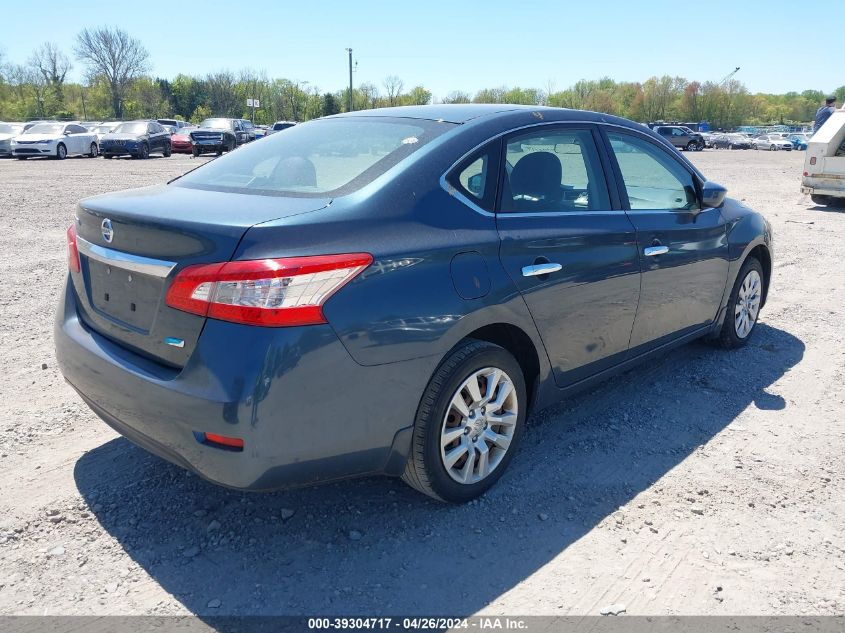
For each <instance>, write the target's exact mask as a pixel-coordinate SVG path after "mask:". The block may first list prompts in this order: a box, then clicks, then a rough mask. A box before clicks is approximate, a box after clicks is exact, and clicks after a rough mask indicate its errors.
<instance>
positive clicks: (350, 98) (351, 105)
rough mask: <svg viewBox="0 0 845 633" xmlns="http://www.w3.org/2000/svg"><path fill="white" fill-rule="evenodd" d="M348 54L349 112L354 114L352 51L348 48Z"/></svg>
mask: <svg viewBox="0 0 845 633" xmlns="http://www.w3.org/2000/svg"><path fill="white" fill-rule="evenodd" d="M346 52H347V53H349V112H352V110H353V109H354V106H353V101H352V49H351V48H347V49H346Z"/></svg>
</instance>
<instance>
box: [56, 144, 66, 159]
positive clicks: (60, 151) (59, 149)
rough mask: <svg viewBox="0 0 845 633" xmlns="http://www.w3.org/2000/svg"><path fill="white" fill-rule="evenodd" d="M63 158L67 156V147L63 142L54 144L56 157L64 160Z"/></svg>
mask: <svg viewBox="0 0 845 633" xmlns="http://www.w3.org/2000/svg"><path fill="white" fill-rule="evenodd" d="M65 158H67V147H65V144H64V143H59V144H58V145H57V146H56V159H57V160H64V159H65Z"/></svg>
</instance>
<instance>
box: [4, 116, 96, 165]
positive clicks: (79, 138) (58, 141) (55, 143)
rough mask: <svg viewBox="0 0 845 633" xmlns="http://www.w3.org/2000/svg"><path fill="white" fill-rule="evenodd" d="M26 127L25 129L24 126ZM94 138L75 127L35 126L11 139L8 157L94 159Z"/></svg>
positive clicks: (56, 125)
mask: <svg viewBox="0 0 845 633" xmlns="http://www.w3.org/2000/svg"><path fill="white" fill-rule="evenodd" d="M24 127H26V126H24ZM97 152H98V149H97V137H96V136H95V135H94V134H93V133H91V132H89V131H88V130H86V129H85V128H84V127H82V126H81V125H77V124H76V123H38V124H36V125H33V126H32V127H30V128H29V129H27V130H25V131H24V132H23V134H21V135H20V136H17V137H15V139H14V144H13V146H12V155H13V156H14V157H15V158H18V159H20V160H26V159H27V158H32V157H34V156H50V157H51V158H57V159H59V160H63V159H65V158H67V157H68V156H73V155H75V154H76V155H83V156H90V157H92V158H94V157H96V156H97Z"/></svg>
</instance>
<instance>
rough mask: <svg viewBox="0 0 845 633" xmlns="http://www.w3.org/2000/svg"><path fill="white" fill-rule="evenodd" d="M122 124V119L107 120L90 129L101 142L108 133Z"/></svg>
mask: <svg viewBox="0 0 845 633" xmlns="http://www.w3.org/2000/svg"><path fill="white" fill-rule="evenodd" d="M120 124H121V121H105V122H103V123H100V124H99V125H97V126H96V127H94V128H93V129H91V130H89V131H90V132H93V133H94V134H95V135H96V136H97V143H99V142H100V141H101V140H102V138H103V137H104V136H105V135H106V134H109V133H111V132H114V130H115V128H116V127H117V126H118V125H120Z"/></svg>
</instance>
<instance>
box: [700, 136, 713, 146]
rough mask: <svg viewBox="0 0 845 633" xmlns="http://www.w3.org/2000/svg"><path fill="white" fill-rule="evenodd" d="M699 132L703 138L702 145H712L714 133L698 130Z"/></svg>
mask: <svg viewBox="0 0 845 633" xmlns="http://www.w3.org/2000/svg"><path fill="white" fill-rule="evenodd" d="M699 134H701V138H702V139H703V140H704V147H713V139H714V138H715V136H716V135H715V134H711V133H710V132H699Z"/></svg>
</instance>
